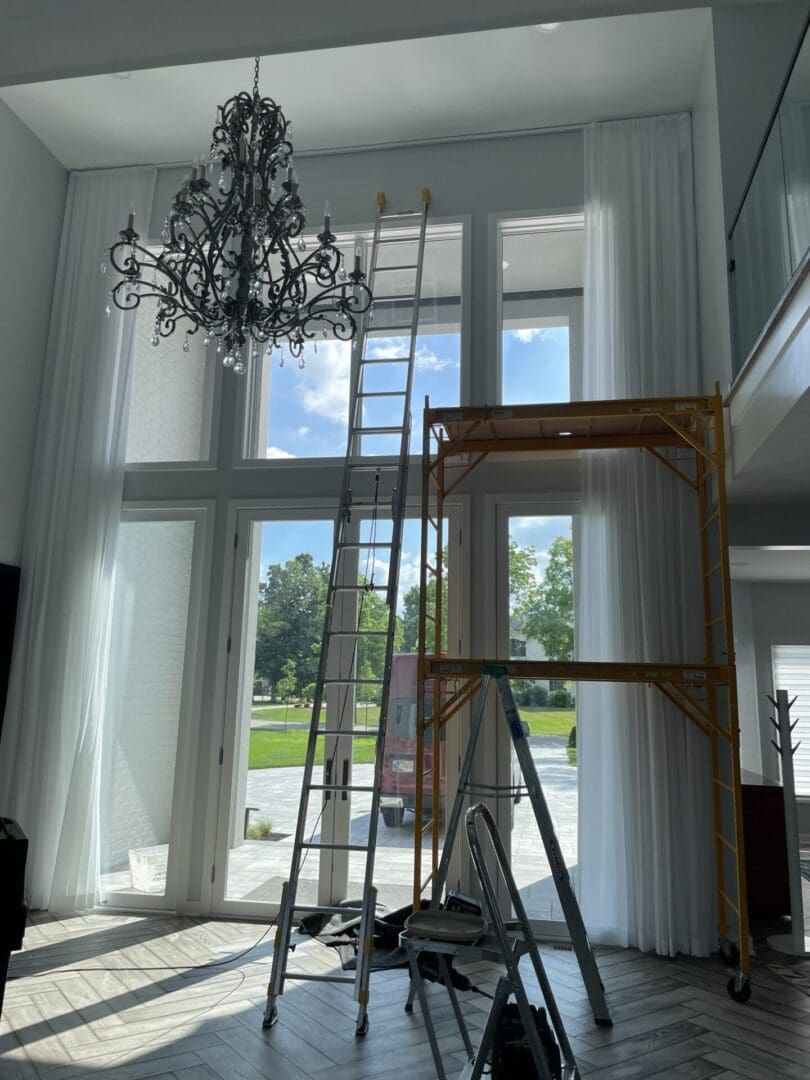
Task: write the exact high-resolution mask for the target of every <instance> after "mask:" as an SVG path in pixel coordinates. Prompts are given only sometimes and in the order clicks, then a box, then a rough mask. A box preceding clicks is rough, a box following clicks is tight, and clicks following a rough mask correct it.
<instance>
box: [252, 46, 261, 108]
mask: <svg viewBox="0 0 810 1080" xmlns="http://www.w3.org/2000/svg"><path fill="white" fill-rule="evenodd" d="M259 61H260V57H258V56H257V57H255V59H254V64H253V98H254V100H256V99H257V98H258V96H259Z"/></svg>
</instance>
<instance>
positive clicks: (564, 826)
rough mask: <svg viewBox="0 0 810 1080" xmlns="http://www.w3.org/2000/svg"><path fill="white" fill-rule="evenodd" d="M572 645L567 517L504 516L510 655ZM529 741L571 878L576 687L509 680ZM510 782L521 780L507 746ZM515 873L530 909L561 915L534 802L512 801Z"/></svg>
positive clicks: (569, 654)
mask: <svg viewBox="0 0 810 1080" xmlns="http://www.w3.org/2000/svg"><path fill="white" fill-rule="evenodd" d="M573 650H574V605H573V545H572V540H571V519H570V518H569V517H511V518H510V519H509V655H510V659H514V660H517V659H521V660H545V659H548V660H570V659H572V658H573ZM513 691H514V695H515V701H516V702H517V705H518V708H519V711H520V715H521V718H522V719H523V720H524V721H525V722H526V723H528V725H529V729H530V735H529V746H530V748H531V752H532V757H533V759H534V763H535V767H536V769H537V773H538V775H539V777H540V782H541V784H542V786H543V791H544V793H545V797H546V801H547V802H548V807H549V810H550V812H551V817H552V819H553V821H554V828H555V831H556V834H557V838H558V840H559V842H560V847H561V849H562V853H563V858H564V859H565V861H566V865H567V866H568V869H569V871H570V872H571V874H572V878H573V880H574V882H575V883H576V869H575V864H576V861H577V805H578V792H577V768H576V766H577V750H576V706H575V699H574V686H573V685H572V684H570V683H562V682H559V681H555V680H532V681H530V680H521V681H519V682H515V683H514V685H513ZM512 777H513V783H520V781H521V779H522V778H521V774H520V769H519V766H518V762H517V755H516V754H515V750H514V747H512ZM512 872H513V874H514V875H515V881H516V882H517V886H518V888H519V889H520V894H521V897H522V899H523V902H524V904H525V906H526V910H527V912H528V914H529V915H530V916H531V917H532V918H535V919H551V920H559V919H561V918H562V917H563V916H562V911H561V909H560V906H559V901H558V900H557V891H556V889H555V887H554V882H553V880H552V878H551V870H550V868H549V865H548V860H547V859H546V854H545V851H544V849H543V845H542V841H541V840H540V836H539V833H538V830H537V822H536V820H535V817H534V812H533V810H532V805H531V803H530V802H529V800H528V798H527V796H526V795H523V796H522V798H521V799H520V801H519V802H518V803H517V804H516V805H515V807H514V816H513V825H512Z"/></svg>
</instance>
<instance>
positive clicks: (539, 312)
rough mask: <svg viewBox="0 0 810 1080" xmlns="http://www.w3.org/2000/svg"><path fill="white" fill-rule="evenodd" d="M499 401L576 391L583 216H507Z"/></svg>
mask: <svg viewBox="0 0 810 1080" xmlns="http://www.w3.org/2000/svg"><path fill="white" fill-rule="evenodd" d="M500 258H501V371H500V387H501V401H502V402H503V403H504V404H506V405H520V404H528V403H530V402H538V401H549V402H551V401H569V400H570V399H571V398H572V397H576V396H578V395H577V390H578V381H579V369H580V356H581V350H582V344H581V342H582V280H583V267H582V217H581V216H580V215H571V216H568V217H564V218H541V219H534V220H514V221H506V222H502V223H501V226H500Z"/></svg>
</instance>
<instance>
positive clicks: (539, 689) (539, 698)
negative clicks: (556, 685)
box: [531, 683, 548, 707]
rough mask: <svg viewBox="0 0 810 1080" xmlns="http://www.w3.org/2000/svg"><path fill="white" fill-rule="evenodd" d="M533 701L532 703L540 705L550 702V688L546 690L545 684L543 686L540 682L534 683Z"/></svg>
mask: <svg viewBox="0 0 810 1080" xmlns="http://www.w3.org/2000/svg"><path fill="white" fill-rule="evenodd" d="M531 703H532V705H539V706H540V707H542V706H543V705H547V704H548V690H546V688H545V686H541V685H540V684H539V683H535V684H534V686H533V687H532V702H531Z"/></svg>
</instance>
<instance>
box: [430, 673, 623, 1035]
mask: <svg viewBox="0 0 810 1080" xmlns="http://www.w3.org/2000/svg"><path fill="white" fill-rule="evenodd" d="M482 676H483V677H482V679H481V690H480V692H479V694H478V701H477V702H476V706H475V712H474V714H473V719H472V725H471V727H470V738H469V742H468V743H467V749H466V751H465V754H464V761H463V763H462V765H461V771H460V773H459V780H458V788H457V790H456V797H455V799H454V801H453V809H452V811H451V813H450V816H449V818H448V820H447V834H446V836H445V840H444V847H443V849H442V857H441V861H440V862H439V868H438V870H437V873H436V880H435V884H434V888H433V893H432V897H431V902H430V906H431V907H432V908H438V906H439V904H440V902H441V899H442V893H443V892H444V886H445V884H446V882H447V874H448V870H449V868H450V858H451V855H452V852H453V845H454V842H455V839H456V834H457V832H458V828H459V825H460V823H461V817H462V814H463V813H464V804H465V801H466V797H467V795H468V794H469V793H470V792H471V791H472V790H473V788H472V786H471V784H470V775H471V772H472V765H473V759H474V757H475V747H476V743H477V741H478V737H479V735H480V732H481V725H482V722H483V718H484V707H485V705H486V700H487V694H488V691H489V687H490V683H491V682H492V681H493V679H494V681H495V685H496V688H497V690H498V696H499V697H500V699H501V704H502V706H503V711H504V715H505V717H506V722H507V725H508V727H509V734H510V736H511V738H512V743H513V745H514V747H515V751H516V753H517V758H518V763H519V765H520V770H521V773H522V774H523V781H524V783H525V785H526V792H527V795H528V797H529V801H530V802H531V804H532V809H533V810H534V816H535V820H536V821H537V827H538V829H539V830H540V838H541V840H542V841H543V847H544V848H545V851H546V857H547V858H548V863H549V866H550V867H551V876H552V878H553V880H554V885H555V887H556V889H557V896H558V897H559V900H560V905H561V907H562V909H563V914H564V916H565V922H566V925H567V926H568V932H569V934H570V935H571V944H572V946H573V948H574V952H575V954H576V958H577V962H578V963H579V969H580V971H581V973H582V979H583V982H584V983H585V990H586V992H587V994H588V1000H589V1001H590V1004H591V1011H592V1012H593V1017H594V1020H595V1021H596V1023H597V1024H601V1025H606V1026H611V1025H612V1023H613V1021H612V1020H611V1018H610V1013H609V1012H608V1007H607V1002H606V1001H605V988H604V986H603V985H602V980H601V979H600V977H599V969H598V968H597V966H596V959H595V958H594V955H593V949H592V948H591V943H590V941H589V940H588V934H587V931H586V930H585V923H584V922H583V921H582V913H581V912H580V910H579V904H578V903H577V898H576V896H575V895H574V890H573V889H572V887H571V879H570V877H569V875H568V868H567V867H566V865H565V859H564V858H563V854H562V851H561V850H560V845H559V841H558V840H557V836H556V834H555V832H554V822H553V821H552V819H551V814H550V812H549V809H548V804H547V803H546V797H545V795H544V794H543V786H542V784H541V783H540V777H539V776H538V775H537V769H536V768H535V764H534V759H533V758H532V753H531V750H530V748H529V744H528V741H527V739H526V735H527V733H528V727H527V725H525V724H524V723H523V721H522V720H521V719H520V713H519V712H518V709H517V705H516V704H515V699H514V697H513V696H512V687H511V685H510V682H509V675H508V672H507V668H506V667H505V665H503V664H485V665H484V667H483V672H482ZM493 917H494V916H493Z"/></svg>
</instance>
